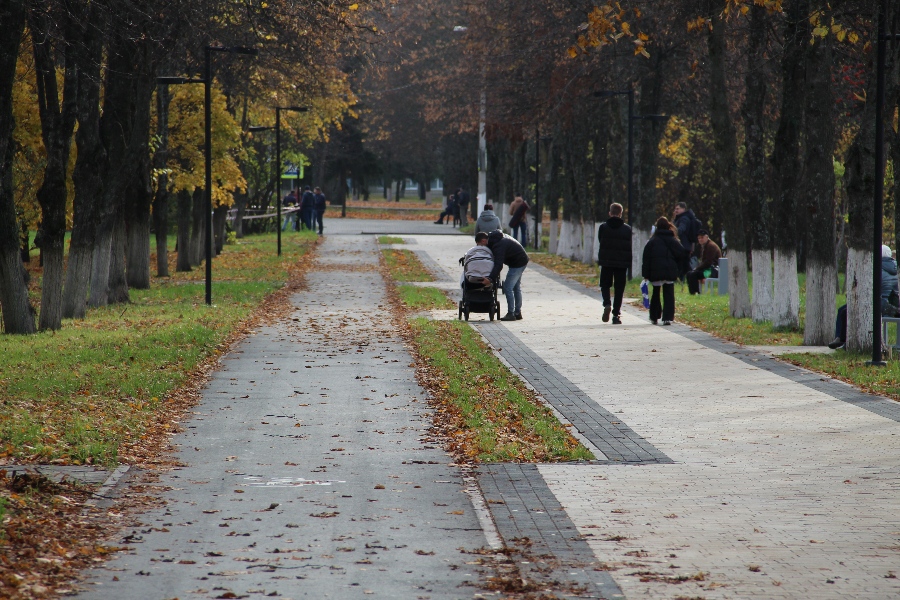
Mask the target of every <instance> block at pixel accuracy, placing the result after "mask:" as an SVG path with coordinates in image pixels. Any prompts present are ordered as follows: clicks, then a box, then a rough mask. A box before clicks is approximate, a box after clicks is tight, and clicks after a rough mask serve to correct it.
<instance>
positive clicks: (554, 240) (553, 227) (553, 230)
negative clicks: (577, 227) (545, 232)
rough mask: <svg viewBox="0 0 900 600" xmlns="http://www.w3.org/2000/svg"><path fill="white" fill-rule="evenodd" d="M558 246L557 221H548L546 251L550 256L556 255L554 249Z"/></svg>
mask: <svg viewBox="0 0 900 600" xmlns="http://www.w3.org/2000/svg"><path fill="white" fill-rule="evenodd" d="M558 246H559V221H557V220H556V219H550V247H549V248H548V249H547V251H548V252H549V253H550V254H556V249H557V247H558Z"/></svg>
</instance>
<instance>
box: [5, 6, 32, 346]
mask: <svg viewBox="0 0 900 600" xmlns="http://www.w3.org/2000/svg"><path fill="white" fill-rule="evenodd" d="M0 23H3V27H4V29H5V33H4V34H3V35H2V36H0V311H2V313H3V328H4V331H5V332H6V333H26V334H27V333H34V312H33V309H32V307H31V304H30V302H29V301H28V287H27V285H26V272H25V269H24V268H23V267H22V259H21V255H20V254H19V225H18V220H17V219H16V205H15V198H14V192H13V176H12V175H13V172H12V166H13V157H14V156H15V152H14V147H13V135H12V134H13V129H14V126H15V122H14V117H13V104H12V89H13V82H14V81H15V76H16V60H17V58H18V56H19V45H20V43H21V40H22V31H23V30H24V27H25V3H24V1H23V0H10V1H8V2H5V3H3V4H0Z"/></svg>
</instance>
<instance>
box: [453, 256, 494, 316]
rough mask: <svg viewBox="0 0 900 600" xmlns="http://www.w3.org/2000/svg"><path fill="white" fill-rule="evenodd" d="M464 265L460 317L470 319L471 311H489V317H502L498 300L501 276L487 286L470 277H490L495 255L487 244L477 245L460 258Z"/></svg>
mask: <svg viewBox="0 0 900 600" xmlns="http://www.w3.org/2000/svg"><path fill="white" fill-rule="evenodd" d="M459 264H461V265H462V266H463V276H462V278H461V279H460V288H461V289H462V300H460V301H459V319H460V320H462V318H463V317H464V316H465V318H466V321H468V320H469V313H473V312H474V313H487V314H488V319H490V320H491V321H493V320H494V317H495V316H496V317H497V318H498V319H499V318H500V303H499V302H497V288H499V287H500V280H499V277H494V278H493V279H491V281H492V284H491V285H490V286H485V285H484V284H483V283H482V282H481V281H470V278H475V279H480V278H488V277H490V273H491V270H492V269H493V267H494V255H493V253H492V252H491V251H490V250H489V249H488V248H487V247H486V246H475V247H474V248H472V249H470V250H469V251H468V252H466V255H465V256H463V257H462V258H461V259H459Z"/></svg>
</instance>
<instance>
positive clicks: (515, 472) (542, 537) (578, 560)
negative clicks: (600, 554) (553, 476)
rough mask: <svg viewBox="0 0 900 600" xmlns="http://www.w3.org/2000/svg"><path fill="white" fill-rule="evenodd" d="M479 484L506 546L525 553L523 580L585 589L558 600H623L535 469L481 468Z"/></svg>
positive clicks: (506, 465) (508, 465) (497, 465)
mask: <svg viewBox="0 0 900 600" xmlns="http://www.w3.org/2000/svg"><path fill="white" fill-rule="evenodd" d="M478 484H479V486H480V487H481V491H482V493H483V494H484V497H485V500H486V501H487V504H488V507H489V508H490V510H491V513H492V515H493V517H494V522H495V523H496V525H497V530H498V531H499V533H500V535H501V537H502V538H503V539H504V540H505V541H506V544H507V546H510V547H519V548H524V547H527V548H528V554H529V557H528V560H526V561H523V562H520V564H519V569H520V571H521V572H522V574H523V575H525V576H526V577H528V578H531V579H533V580H536V581H541V582H544V583H548V582H554V581H555V582H561V583H563V586H561V587H563V588H564V587H566V584H570V585H572V584H574V585H575V586H578V587H579V588H582V589H583V590H584V592H579V593H572V594H571V595H566V594H565V592H564V591H562V593H563V595H562V596H559V597H563V598H569V597H571V598H605V599H607V600H619V599H622V600H624V598H625V595H624V594H623V593H622V590H621V589H620V588H619V586H618V585H617V584H616V582H615V581H614V580H613V578H612V576H611V575H610V574H609V573H608V572H607V571H601V570H597V568H596V567H595V566H594V565H596V564H597V558H596V556H595V555H594V552H593V551H592V550H591V548H590V546H588V543H587V542H586V541H585V540H584V538H583V537H581V534H579V533H578V530H577V529H576V527H575V524H574V523H572V521H571V520H570V519H569V517H568V515H567V514H566V512H565V509H563V507H562V505H561V504H560V503H559V501H558V500H557V499H556V496H555V495H554V494H553V492H552V491H551V490H550V488H549V487H548V486H547V483H546V482H545V481H544V478H543V476H542V475H541V473H540V471H538V468H537V465H533V464H519V463H494V464H486V465H482V466H481V467H480V468H479V474H478ZM525 538H527V539H528V541H527V542H525ZM516 542H518V543H516ZM548 571H549V572H548ZM559 593H560V592H557V594H559Z"/></svg>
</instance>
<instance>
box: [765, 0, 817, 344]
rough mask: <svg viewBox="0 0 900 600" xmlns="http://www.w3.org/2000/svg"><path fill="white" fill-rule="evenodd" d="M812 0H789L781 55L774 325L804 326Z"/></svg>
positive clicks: (775, 163) (774, 161)
mask: <svg viewBox="0 0 900 600" xmlns="http://www.w3.org/2000/svg"><path fill="white" fill-rule="evenodd" d="M808 14H809V2H808V0H798V2H794V3H790V4H789V5H788V6H787V15H786V19H785V33H784V39H785V42H784V44H785V45H784V51H783V55H782V60H781V68H782V75H783V81H784V85H783V91H782V100H781V119H780V120H779V124H778V131H777V133H776V134H775V146H774V150H773V152H772V156H771V161H772V167H773V169H774V173H775V176H774V177H773V181H774V185H775V191H774V193H773V194H772V196H773V212H774V216H775V223H774V228H773V229H774V241H775V244H774V245H775V260H774V263H775V279H774V284H775V285H774V288H775V310H774V313H773V315H772V325H773V326H774V327H776V328H791V329H796V328H797V327H799V326H800V288H799V285H798V282H797V250H796V239H797V232H796V212H797V196H798V194H799V193H800V181H799V174H800V172H801V168H802V165H801V163H800V124H801V121H802V119H803V97H804V79H805V76H806V73H805V70H804V68H803V51H804V44H806V43H807V42H808V40H809V28H808V26H807V25H808V21H807V17H808Z"/></svg>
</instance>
